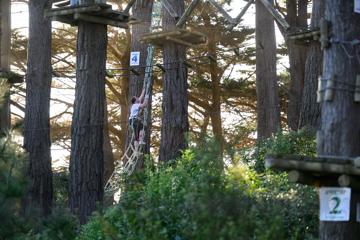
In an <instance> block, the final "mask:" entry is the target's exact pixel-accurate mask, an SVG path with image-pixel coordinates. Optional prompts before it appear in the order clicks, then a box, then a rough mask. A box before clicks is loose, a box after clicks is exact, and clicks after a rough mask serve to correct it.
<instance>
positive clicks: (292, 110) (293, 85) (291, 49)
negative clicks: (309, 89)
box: [286, 0, 307, 130]
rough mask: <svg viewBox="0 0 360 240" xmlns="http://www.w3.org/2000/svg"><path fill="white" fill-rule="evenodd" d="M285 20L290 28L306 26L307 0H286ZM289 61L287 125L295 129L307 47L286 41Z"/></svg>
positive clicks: (297, 121)
mask: <svg viewBox="0 0 360 240" xmlns="http://www.w3.org/2000/svg"><path fill="white" fill-rule="evenodd" d="M286 8H287V21H288V23H289V24H290V26H291V30H296V29H297V28H306V27H307V0H297V1H294V0H288V1H287V2H286ZM287 47H288V53H289V63H290V86H289V92H288V98H289V105H288V112H287V120H288V126H289V128H290V129H292V130H297V129H298V126H299V117H300V109H301V100H302V93H303V87H304V76H305V62H306V52H307V48H306V47H305V46H301V45H297V44H295V43H294V41H287Z"/></svg>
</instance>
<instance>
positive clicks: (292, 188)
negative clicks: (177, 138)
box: [79, 144, 317, 240]
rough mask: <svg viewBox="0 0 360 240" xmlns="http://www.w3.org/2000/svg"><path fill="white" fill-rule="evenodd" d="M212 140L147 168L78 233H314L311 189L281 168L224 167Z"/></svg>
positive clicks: (198, 236) (117, 235) (119, 236)
mask: <svg viewBox="0 0 360 240" xmlns="http://www.w3.org/2000/svg"><path fill="white" fill-rule="evenodd" d="M214 149H216V148H214V147H213V146H212V145H211V144H207V146H206V147H205V148H204V149H202V150H199V149H198V150H194V149H193V150H188V151H186V152H184V154H183V157H182V158H181V159H178V160H177V162H176V164H168V165H166V166H163V167H161V168H160V169H159V170H157V171H156V170H150V169H147V170H146V171H145V172H144V173H143V176H142V177H140V178H139V177H138V179H142V181H140V182H137V184H134V185H130V186H127V189H126V192H125V193H123V194H122V197H121V199H120V201H119V203H118V204H117V205H116V206H114V207H112V208H110V209H108V210H106V211H105V213H103V214H100V213H97V214H95V215H94V216H93V217H92V219H91V220H90V222H89V223H88V224H87V225H84V226H83V227H82V229H81V234H80V236H79V239H84V240H85V239H86V240H88V239H90V240H91V239H94V240H95V239H97V240H101V239H129V240H132V239H134V240H135V239H136V240H138V239H150V240H151V239H157V240H161V239H177V240H181V239H304V238H307V239H309V238H312V237H313V236H316V232H317V229H316V228H317V220H316V219H317V216H316V209H317V208H316V206H315V205H316V202H317V201H316V194H315V192H314V191H313V190H312V189H310V188H306V187H301V186H297V185H290V184H288V183H287V180H286V176H285V175H284V174H281V175H276V174H272V173H257V172H256V171H254V170H251V169H249V168H248V167H247V166H245V165H243V166H238V167H233V168H230V169H228V170H226V171H224V170H223V169H222V167H221V166H222V164H221V163H220V162H219V160H218V159H219V158H218V154H217V152H216V151H215V150H214Z"/></svg>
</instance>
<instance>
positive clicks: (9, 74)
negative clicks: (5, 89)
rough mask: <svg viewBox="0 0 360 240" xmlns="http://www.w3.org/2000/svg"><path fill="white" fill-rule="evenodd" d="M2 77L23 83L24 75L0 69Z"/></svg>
mask: <svg viewBox="0 0 360 240" xmlns="http://www.w3.org/2000/svg"><path fill="white" fill-rule="evenodd" d="M0 79H6V80H7V82H8V83H10V84H14V83H23V82H24V77H23V76H21V75H19V74H17V73H14V72H12V71H9V70H4V69H0Z"/></svg>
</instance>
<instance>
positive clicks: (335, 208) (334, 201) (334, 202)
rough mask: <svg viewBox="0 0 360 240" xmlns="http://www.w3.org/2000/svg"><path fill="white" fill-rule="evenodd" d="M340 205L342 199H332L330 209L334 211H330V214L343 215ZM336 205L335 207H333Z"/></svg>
mask: <svg viewBox="0 0 360 240" xmlns="http://www.w3.org/2000/svg"><path fill="white" fill-rule="evenodd" d="M340 203H341V199H340V198H339V197H333V198H331V200H330V209H332V210H331V211H330V214H339V213H341V210H339V209H338V208H339V206H340ZM333 205H335V206H333Z"/></svg>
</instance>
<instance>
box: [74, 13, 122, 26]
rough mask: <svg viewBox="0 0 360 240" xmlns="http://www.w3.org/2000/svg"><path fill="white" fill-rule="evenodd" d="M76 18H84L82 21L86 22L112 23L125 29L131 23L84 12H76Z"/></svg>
mask: <svg viewBox="0 0 360 240" xmlns="http://www.w3.org/2000/svg"><path fill="white" fill-rule="evenodd" d="M74 19H75V20H82V21H86V22H92V23H98V24H104V25H111V26H114V27H119V28H125V29H127V28H129V25H128V24H127V23H124V22H122V21H115V20H111V19H107V18H104V17H97V16H92V15H88V14H83V13H75V14H74Z"/></svg>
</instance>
